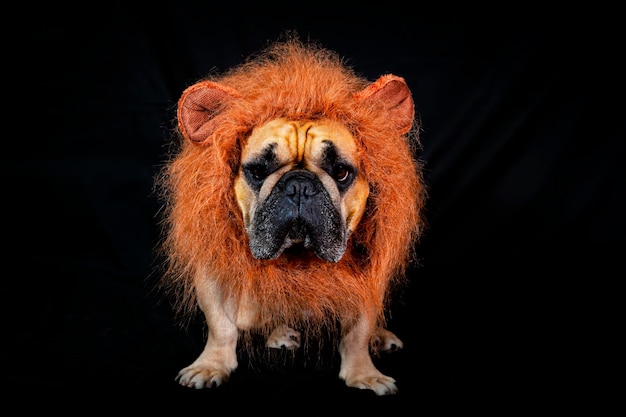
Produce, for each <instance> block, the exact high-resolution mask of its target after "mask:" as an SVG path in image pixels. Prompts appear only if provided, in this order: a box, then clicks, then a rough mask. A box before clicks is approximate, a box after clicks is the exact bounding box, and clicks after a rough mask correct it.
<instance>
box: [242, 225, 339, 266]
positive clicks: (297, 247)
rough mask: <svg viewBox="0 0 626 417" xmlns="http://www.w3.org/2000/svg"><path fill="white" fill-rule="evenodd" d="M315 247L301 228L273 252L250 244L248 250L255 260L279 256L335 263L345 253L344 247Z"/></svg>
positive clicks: (288, 235)
mask: <svg viewBox="0 0 626 417" xmlns="http://www.w3.org/2000/svg"><path fill="white" fill-rule="evenodd" d="M319 240H320V239H319V237H318V238H317V245H315V241H316V240H315V239H313V237H312V236H311V235H310V234H308V233H306V232H305V231H304V229H303V228H299V227H295V228H293V229H291V230H290V231H289V233H288V234H287V235H286V236H285V237H284V238H283V241H282V243H281V244H279V245H274V250H269V249H268V247H267V246H264V245H259V244H258V242H257V244H254V243H253V242H251V247H250V249H251V250H252V254H253V256H254V257H255V258H257V259H264V260H273V259H278V258H279V257H281V256H285V257H288V258H289V259H290V260H293V261H295V260H298V261H312V260H315V259H318V260H319V259H321V260H323V261H327V262H332V263H336V262H339V260H340V259H341V258H342V257H343V254H344V252H345V249H346V247H345V244H344V245H336V244H335V245H325V244H323V243H322V244H320V243H319Z"/></svg>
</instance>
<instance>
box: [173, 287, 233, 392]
mask: <svg viewBox="0 0 626 417" xmlns="http://www.w3.org/2000/svg"><path fill="white" fill-rule="evenodd" d="M196 294H197V298H198V304H199V306H200V309H201V310H202V311H203V312H204V315H205V317H206V322H207V326H208V330H209V331H208V337H207V341H206V345H205V346H204V350H203V351H202V353H201V354H200V356H198V358H197V359H196V360H195V361H194V362H193V363H192V364H191V365H189V366H188V367H186V368H184V369H182V370H181V371H180V372H179V373H178V376H177V377H176V380H177V381H178V382H179V383H180V384H181V385H184V386H186V387H190V388H197V389H200V388H211V387H217V386H219V385H221V384H222V383H223V382H224V381H226V380H227V379H228V378H229V376H230V374H231V372H232V371H234V370H235V369H236V368H237V339H238V336H239V333H238V329H237V325H236V322H235V314H234V311H233V309H232V304H231V303H225V302H224V300H223V297H222V294H221V293H220V292H219V290H218V289H217V288H216V286H215V285H214V284H213V283H212V282H211V281H209V280H206V281H202V282H199V283H197V285H196Z"/></svg>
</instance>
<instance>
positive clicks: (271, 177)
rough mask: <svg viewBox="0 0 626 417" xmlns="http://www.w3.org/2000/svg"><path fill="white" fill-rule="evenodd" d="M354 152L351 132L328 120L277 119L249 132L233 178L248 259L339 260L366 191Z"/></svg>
mask: <svg viewBox="0 0 626 417" xmlns="http://www.w3.org/2000/svg"><path fill="white" fill-rule="evenodd" d="M356 155H357V147H356V143H355V141H354V138H353V136H352V134H351V133H350V132H349V131H348V129H346V127H345V126H342V125H341V124H339V123H337V122H335V121H332V120H304V121H303V120H299V121H298V120H288V119H284V118H279V119H275V120H272V121H270V122H267V123H265V124H263V125H262V126H259V127H257V128H255V129H254V130H253V132H252V134H251V135H250V137H249V139H248V141H247V143H246V145H245V147H244V149H243V151H242V155H241V167H240V169H239V173H238V175H237V178H236V180H235V195H236V199H237V203H238V204H239V207H240V209H241V212H242V214H243V219H244V225H245V227H246V231H247V232H248V237H249V240H250V249H251V251H252V254H253V255H254V257H256V258H258V259H275V258H277V257H278V256H280V255H281V253H283V251H284V250H287V249H289V250H292V251H293V250H297V251H299V250H311V251H312V252H314V253H315V254H316V255H317V256H319V257H320V258H322V259H324V260H326V261H330V262H337V261H339V260H340V259H341V257H342V256H343V253H344V252H345V249H346V243H347V240H348V236H349V235H350V233H351V232H352V231H353V230H354V229H355V228H356V225H357V224H358V222H359V220H360V219H361V216H362V215H363V211H364V210H365V204H366V201H367V196H368V194H369V186H368V183H367V180H366V178H365V177H364V175H363V174H362V173H361V172H360V169H359V161H358V160H357V158H356Z"/></svg>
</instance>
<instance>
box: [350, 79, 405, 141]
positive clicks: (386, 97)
mask: <svg viewBox="0 0 626 417" xmlns="http://www.w3.org/2000/svg"><path fill="white" fill-rule="evenodd" d="M354 97H355V98H356V99H357V100H360V101H362V102H372V101H377V102H378V103H380V104H382V106H383V107H384V108H385V110H386V111H387V112H388V113H389V114H388V117H389V118H390V119H391V120H394V122H395V123H396V127H397V128H398V130H399V131H400V132H401V133H406V132H408V131H409V130H411V127H412V126H413V118H414V117H415V112H414V107H413V106H414V105H413V98H412V97H411V91H410V90H409V87H408V86H407V85H406V82H405V81H404V78H401V77H398V76H396V75H393V74H387V75H383V76H382V77H380V78H379V79H378V80H376V81H374V82H373V83H371V84H370V85H368V86H367V87H365V88H364V89H363V90H361V91H358V92H356V93H355V94H354Z"/></svg>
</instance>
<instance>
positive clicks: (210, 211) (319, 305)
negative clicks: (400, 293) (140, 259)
mask: <svg viewBox="0 0 626 417" xmlns="http://www.w3.org/2000/svg"><path fill="white" fill-rule="evenodd" d="M176 123H177V124H176V134H177V136H178V138H179V140H178V141H177V142H176V144H177V147H176V149H175V150H174V151H173V152H172V155H171V157H170V159H169V160H168V161H167V163H166V164H164V169H163V170H162V173H161V176H160V177H159V178H158V183H159V186H160V188H161V189H162V191H163V197H164V201H165V203H164V210H163V213H164V219H163V226H164V233H163V235H164V237H163V241H162V246H161V249H162V253H163V254H164V256H165V258H166V263H167V265H166V271H165V274H164V278H163V281H162V286H163V288H165V289H166V291H168V292H170V293H171V294H172V296H173V298H174V299H175V302H176V308H177V309H179V310H180V311H181V312H182V313H184V314H192V313H194V312H195V311H196V308H197V307H199V309H200V310H201V311H202V313H203V314H204V319H205V320H206V326H207V328H208V335H207V339H206V345H205V347H204V350H203V351H202V352H201V353H200V355H199V356H198V357H197V359H196V360H195V361H193V363H191V364H190V365H189V366H187V367H185V368H183V369H182V370H181V371H180V372H179V373H178V375H177V376H176V379H177V381H178V382H179V383H180V384H181V385H184V386H187V387H192V388H210V387H216V386H220V385H221V384H223V383H224V382H226V381H227V380H228V378H229V377H230V375H231V374H232V373H233V372H234V371H235V370H236V368H237V366H238V358H237V348H238V346H239V343H242V342H241V341H242V338H243V336H242V335H244V334H249V333H250V332H257V333H260V334H261V335H263V337H264V338H265V340H266V344H265V346H266V347H267V348H268V349H273V348H277V349H288V350H289V349H298V348H300V347H301V343H302V332H306V334H307V335H309V334H310V335H313V336H314V337H315V336H322V335H324V334H328V332H331V333H332V331H334V330H335V329H330V328H331V327H334V325H333V323H338V325H337V327H338V332H337V334H338V336H337V339H338V340H337V348H338V352H339V358H340V366H339V377H340V378H341V379H343V380H344V381H345V384H346V385H347V386H348V387H353V388H359V389H369V390H372V391H373V392H375V393H376V394H377V395H387V394H394V393H396V392H397V386H396V381H395V379H394V378H393V377H391V376H387V375H384V374H383V373H381V372H380V371H379V370H378V369H377V368H376V366H375V365H374V362H373V359H372V357H373V355H374V354H375V353H377V352H381V351H393V350H397V349H401V348H403V343H402V341H401V340H400V339H399V338H398V337H397V336H396V335H395V334H394V333H392V332H391V331H389V330H387V329H386V327H385V325H386V324H385V321H386V318H385V315H386V312H387V310H388V307H389V300H390V298H391V294H392V293H393V292H394V291H393V290H394V289H395V288H397V286H398V285H397V284H401V283H403V282H404V281H405V280H406V269H407V266H408V265H409V264H410V263H411V262H412V261H414V260H415V250H414V245H415V243H416V242H417V240H418V238H419V237H420V235H421V231H422V230H423V226H424V220H423V215H422V213H423V206H424V201H425V196H426V191H425V185H424V182H423V179H422V165H421V163H420V161H419V159H418V158H417V157H416V152H417V150H418V149H419V138H418V130H419V126H418V123H417V122H416V120H415V111H414V103H413V99H412V96H411V92H410V90H409V88H408V86H407V84H406V82H405V80H404V79H403V78H402V77H399V76H396V75H393V74H385V75H382V76H380V77H379V78H378V79H377V80H375V81H373V82H371V81H368V80H367V79H365V78H363V77H361V76H358V75H356V73H355V72H354V70H353V69H352V68H350V67H348V66H347V65H346V64H345V63H344V61H343V60H342V59H341V58H340V57H339V56H338V55H337V54H336V53H335V52H333V51H330V50H327V49H325V48H324V47H321V46H319V45H317V44H315V43H313V42H308V43H304V42H302V41H300V40H299V39H298V38H297V37H288V38H287V39H283V40H279V41H276V42H274V43H272V44H270V45H269V46H268V47H267V48H266V49H265V50H263V51H261V52H260V53H258V54H256V55H253V56H251V57H250V58H248V59H247V60H246V61H245V62H243V63H242V64H241V65H239V66H236V67H234V68H231V69H230V70H228V71H226V72H225V73H223V74H219V75H213V76H211V77H207V78H205V79H202V80H200V81H198V82H196V83H194V84H193V85H191V86H189V87H188V88H186V89H185V91H184V92H183V93H182V95H181V97H180V99H179V101H178V107H177V117H176ZM333 334H334V333H333Z"/></svg>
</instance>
